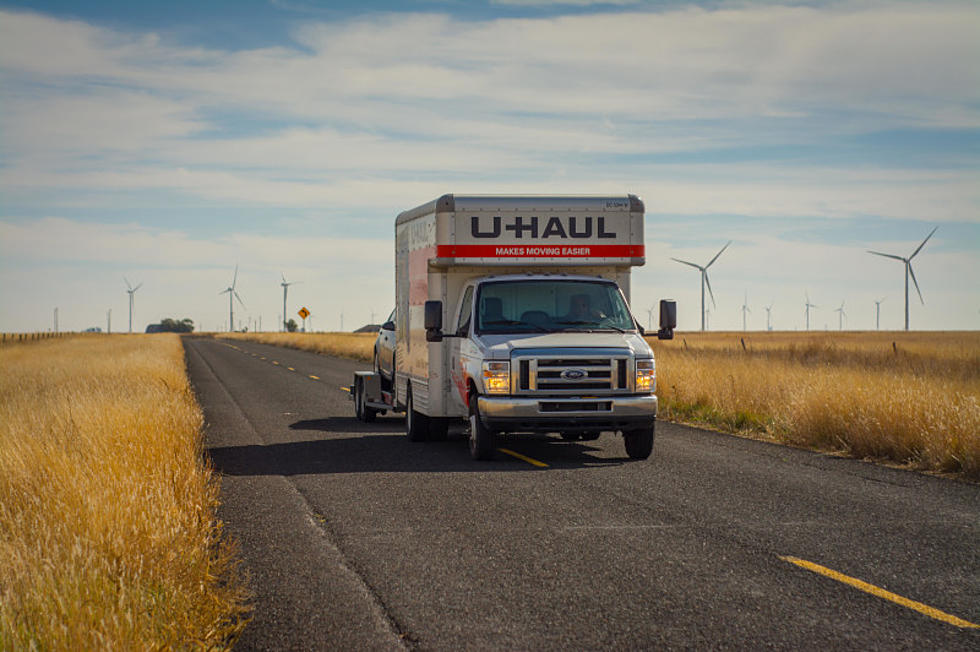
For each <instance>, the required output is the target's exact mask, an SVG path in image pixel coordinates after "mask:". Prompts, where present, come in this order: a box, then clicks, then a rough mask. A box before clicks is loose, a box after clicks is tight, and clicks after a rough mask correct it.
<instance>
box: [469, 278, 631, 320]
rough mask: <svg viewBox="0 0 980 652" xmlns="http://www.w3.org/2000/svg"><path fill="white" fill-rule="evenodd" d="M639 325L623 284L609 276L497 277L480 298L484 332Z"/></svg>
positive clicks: (484, 285)
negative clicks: (581, 278) (568, 278)
mask: <svg viewBox="0 0 980 652" xmlns="http://www.w3.org/2000/svg"><path fill="white" fill-rule="evenodd" d="M634 328H636V326H635V325H634V324H633V318H632V317H631V316H630V312H629V309H628V308H627V307H626V302H625V301H624V300H623V295H622V293H621V292H620V291H619V287H618V286H617V285H616V284H615V283H611V282H608V281H559V280H546V281H496V282H493V281H492V282H488V283H484V284H482V285H481V286H480V293H479V297H478V299H477V331H478V332H479V333H529V332H547V333H550V332H555V331H575V330H618V331H626V330H632V329H634Z"/></svg>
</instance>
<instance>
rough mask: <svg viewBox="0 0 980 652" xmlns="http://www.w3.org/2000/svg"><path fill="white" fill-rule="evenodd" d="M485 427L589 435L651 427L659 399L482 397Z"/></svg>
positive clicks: (481, 407)
mask: <svg viewBox="0 0 980 652" xmlns="http://www.w3.org/2000/svg"><path fill="white" fill-rule="evenodd" d="M477 405H478V406H479V410H480V416H481V417H482V418H483V422H484V424H485V425H486V426H487V427H488V428H490V429H491V430H495V431H498V432H587V431H595V430H632V429H634V428H643V427H648V426H650V425H652V424H653V422H654V421H655V420H656V418H657V396H656V395H655V394H640V395H633V396H599V397H593V398H569V397H567V396H562V397H546V396H545V397H535V398H525V397H521V398H517V397H510V396H503V397H496V396H480V397H479V399H478V403H477Z"/></svg>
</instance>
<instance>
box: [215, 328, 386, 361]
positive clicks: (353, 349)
mask: <svg viewBox="0 0 980 652" xmlns="http://www.w3.org/2000/svg"><path fill="white" fill-rule="evenodd" d="M214 336H215V337H221V338H227V339H232V340H249V341H252V342H260V343H262V344H272V345H274V346H285V347H288V348H290V349H300V350H302V351H313V352H314V353H320V354H323V355H332V356H336V357H339V358H350V359H352V360H361V361H363V362H371V361H372V360H373V359H374V341H375V340H376V339H377V337H378V334H377V333H215V334H214Z"/></svg>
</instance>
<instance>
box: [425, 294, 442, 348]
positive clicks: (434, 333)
mask: <svg viewBox="0 0 980 652" xmlns="http://www.w3.org/2000/svg"><path fill="white" fill-rule="evenodd" d="M425 341H426V342H441V341H442V301H426V302H425Z"/></svg>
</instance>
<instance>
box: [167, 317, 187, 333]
mask: <svg viewBox="0 0 980 652" xmlns="http://www.w3.org/2000/svg"><path fill="white" fill-rule="evenodd" d="M193 331H194V320H193V319H188V318H187V317H185V318H183V319H181V320H180V321H178V320H176V319H171V318H169V317H167V318H166V319H161V320H160V330H159V331H158V332H160V333H192V332H193Z"/></svg>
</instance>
